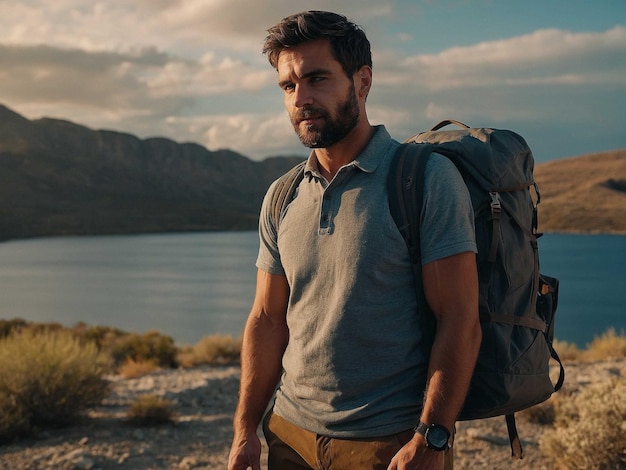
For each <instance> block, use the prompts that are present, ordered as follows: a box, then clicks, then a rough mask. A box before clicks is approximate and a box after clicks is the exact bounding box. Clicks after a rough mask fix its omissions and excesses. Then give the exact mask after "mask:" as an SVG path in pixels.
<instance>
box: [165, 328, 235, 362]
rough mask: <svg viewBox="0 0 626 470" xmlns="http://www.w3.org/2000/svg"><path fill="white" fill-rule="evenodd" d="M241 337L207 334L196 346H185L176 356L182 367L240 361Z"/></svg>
mask: <svg viewBox="0 0 626 470" xmlns="http://www.w3.org/2000/svg"><path fill="white" fill-rule="evenodd" d="M240 354H241V338H237V339H233V337H232V336H223V335H212V336H205V337H204V338H202V339H201V340H200V341H199V342H198V343H196V344H195V345H194V346H187V347H185V348H183V349H182V350H181V351H180V352H179V353H178V356H177V357H176V360H177V361H178V363H179V365H180V366H181V367H195V366H198V365H202V364H209V365H221V364H233V363H236V362H238V361H239V356H240Z"/></svg>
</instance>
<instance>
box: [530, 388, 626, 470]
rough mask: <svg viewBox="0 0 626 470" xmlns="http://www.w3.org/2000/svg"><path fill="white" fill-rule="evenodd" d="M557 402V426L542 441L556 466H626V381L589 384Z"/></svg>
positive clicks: (571, 467)
mask: <svg viewBox="0 0 626 470" xmlns="http://www.w3.org/2000/svg"><path fill="white" fill-rule="evenodd" d="M555 405H556V406H555V427H554V429H551V430H547V431H546V432H545V434H544V435H543V437H542V439H541V440H540V442H539V445H540V449H541V451H542V452H543V454H544V455H545V456H546V457H547V458H548V459H550V460H551V461H552V463H553V467H552V468H555V469H568V470H569V469H581V470H582V469H589V468H593V469H607V470H608V469H613V468H615V469H618V468H625V467H626V425H625V424H624V423H626V382H624V381H623V380H619V379H614V380H611V381H607V382H603V383H600V384H595V385H589V386H588V387H585V388H583V389H582V390H581V391H580V393H578V394H575V395H572V396H571V397H568V398H567V399H564V400H558V401H557V402H556V403H555Z"/></svg>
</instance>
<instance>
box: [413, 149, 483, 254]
mask: <svg viewBox="0 0 626 470" xmlns="http://www.w3.org/2000/svg"><path fill="white" fill-rule="evenodd" d="M420 242H421V258H422V264H427V263H430V262H432V261H436V260H439V259H442V258H446V257H448V256H452V255H455V254H459V253H463V252H468V251H470V252H474V253H476V252H477V251H478V250H477V247H476V236H475V232H474V211H473V208H472V202H471V199H470V195H469V191H468V189H467V186H466V185H465V182H464V181H463V178H462V177H461V174H460V173H459V171H458V170H457V169H456V167H455V166H454V163H452V162H451V161H450V160H449V159H448V158H446V157H444V156H443V155H439V154H437V153H433V154H431V156H430V158H429V160H428V163H427V165H426V174H425V177H424V204H423V206H422V213H421V240H420Z"/></svg>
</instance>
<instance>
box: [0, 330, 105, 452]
mask: <svg viewBox="0 0 626 470" xmlns="http://www.w3.org/2000/svg"><path fill="white" fill-rule="evenodd" d="M107 359H108V358H107V357H106V356H105V355H103V354H102V353H101V352H100V351H99V350H98V348H97V347H96V346H95V345H94V344H93V343H83V342H81V341H80V340H78V339H77V338H76V337H75V336H74V335H72V334H71V333H70V332H68V331H61V330H59V331H46V330H44V331H41V332H33V331H29V330H24V331H21V332H19V333H13V334H11V335H10V336H8V337H6V338H3V339H1V340H0V410H2V412H1V413H0V416H1V417H0V439H3V440H4V439H7V438H11V437H16V436H19V435H24V434H29V433H31V432H32V431H33V430H34V429H36V428H39V427H49V426H58V425H64V424H68V423H70V422H72V421H74V420H75V419H76V418H77V417H78V416H79V415H80V414H81V413H82V412H83V411H84V410H85V409H87V408H88V407H90V406H93V405H95V404H98V403H99V402H101V401H102V399H103V398H104V397H105V396H106V394H107V392H108V383H107V382H106V381H105V380H103V379H102V375H103V374H104V372H105V371H106V369H107V366H108V364H107V362H108V361H107Z"/></svg>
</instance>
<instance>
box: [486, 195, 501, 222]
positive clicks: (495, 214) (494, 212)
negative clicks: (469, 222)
mask: <svg viewBox="0 0 626 470" xmlns="http://www.w3.org/2000/svg"><path fill="white" fill-rule="evenodd" d="M489 197H491V204H490V206H491V218H492V219H499V218H500V212H502V204H501V203H500V196H499V195H498V193H496V192H489Z"/></svg>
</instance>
